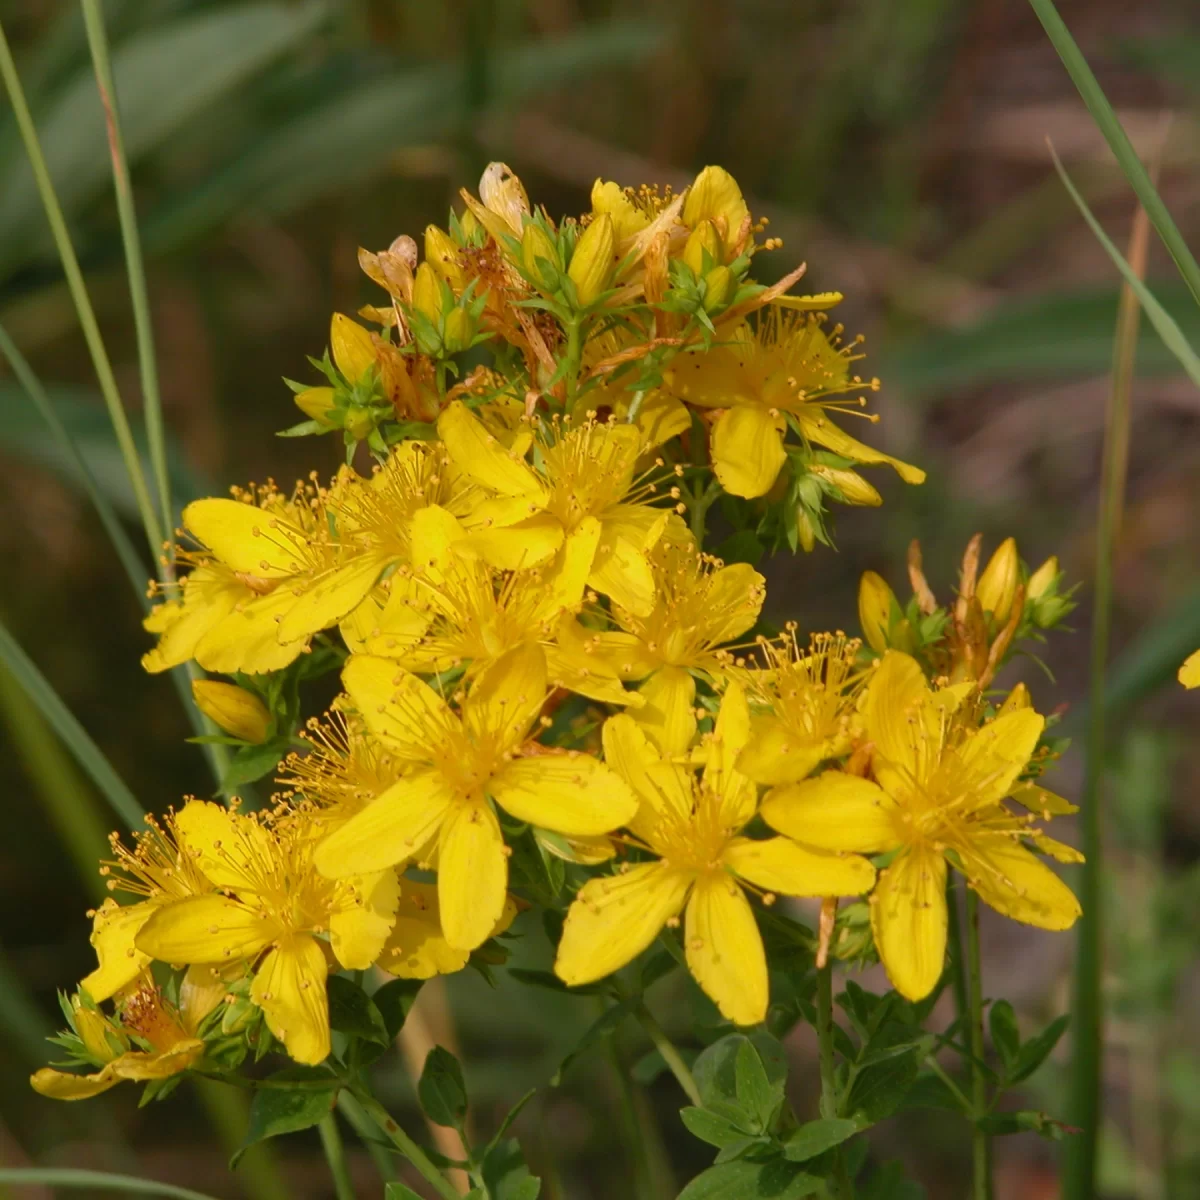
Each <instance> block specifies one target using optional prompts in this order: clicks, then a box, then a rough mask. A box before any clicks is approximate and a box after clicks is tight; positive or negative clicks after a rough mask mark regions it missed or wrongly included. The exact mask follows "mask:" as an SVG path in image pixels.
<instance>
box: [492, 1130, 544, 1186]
mask: <svg viewBox="0 0 1200 1200" xmlns="http://www.w3.org/2000/svg"><path fill="white" fill-rule="evenodd" d="M482 1173H483V1181H484V1183H485V1184H486V1185H487V1194H488V1195H489V1196H490V1197H491V1200H537V1197H538V1195H539V1194H540V1192H541V1190H542V1181H541V1180H540V1179H536V1178H535V1177H534V1176H533V1175H531V1174H530V1173H529V1168H528V1167H527V1166H526V1165H525V1158H524V1155H523V1154H522V1153H521V1147H520V1144H519V1143H518V1142H517V1140H516V1138H506V1139H505V1140H504V1141H502V1142H499V1143H497V1144H496V1145H494V1146H492V1147H491V1148H490V1149H489V1150H488V1152H487V1153H486V1154H485V1155H484V1157H483V1166H482Z"/></svg>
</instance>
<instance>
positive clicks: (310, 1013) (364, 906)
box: [135, 800, 399, 1063]
mask: <svg viewBox="0 0 1200 1200" xmlns="http://www.w3.org/2000/svg"><path fill="white" fill-rule="evenodd" d="M176 824H177V826H178V829H179V833H180V836H181V839H182V841H183V844H184V846H185V848H186V851H187V853H188V854H190V855H192V856H194V858H195V860H196V862H197V864H198V865H199V867H200V869H201V870H202V871H203V872H204V874H205V876H206V877H207V878H208V879H210V880H212V882H213V883H214V884H215V885H216V886H217V887H219V888H221V889H222V893H223V894H217V893H214V894H212V895H208V896H197V897H193V898H191V899H186V900H178V901H176V902H174V903H172V904H167V905H164V906H163V907H161V908H159V909H158V910H157V911H156V912H155V913H154V914H153V915H152V916H151V918H150V920H149V921H147V922H146V924H145V925H144V926H143V927H142V929H141V932H140V933H139V934H138V936H137V938H136V943H135V944H136V946H137V948H138V949H139V950H140V951H142V953H144V954H149V955H150V956H151V957H152V958H156V959H158V960H159V961H160V962H166V963H188V964H199V965H209V966H213V965H218V964H222V963H229V962H236V961H238V960H245V961H247V962H251V963H255V964H256V968H255V973H254V981H253V983H252V984H251V986H250V998H251V1000H252V1001H253V1002H254V1003H255V1004H256V1005H257V1006H258V1007H259V1008H260V1009H261V1010H262V1012H263V1016H264V1017H265V1018H266V1021H267V1027H268V1028H269V1029H270V1030H271V1032H272V1033H273V1034H274V1035H275V1036H276V1037H277V1038H278V1039H279V1040H280V1041H281V1042H283V1044H284V1045H285V1046H286V1047H287V1052H288V1054H289V1055H291V1057H292V1058H294V1059H295V1060H296V1061H297V1062H301V1063H319V1062H322V1061H323V1060H324V1059H325V1058H326V1057H327V1056H328V1054H329V1045H330V1042H329V1002H328V999H327V997H326V992H325V978H326V975H327V974H328V971H329V964H328V961H327V959H326V956H325V950H324V949H323V943H322V942H321V941H318V939H317V936H316V935H318V934H325V933H328V935H329V944H330V947H331V948H332V952H333V955H334V956H335V957H336V959H337V961H338V962H340V963H341V965H342V966H343V967H347V968H351V969H362V968H365V967H369V966H370V965H371V964H372V963H373V962H374V961H375V959H376V958H377V957H378V956H379V952H380V950H381V949H382V947H383V944H384V942H385V941H386V939H387V936H388V933H389V932H390V931H391V928H392V923H393V920H394V919H395V913H396V904H397V900H398V896H399V883H398V880H397V879H396V874H395V872H394V871H391V870H375V871H369V872H355V873H354V874H353V877H352V878H346V879H342V880H339V881H338V882H337V883H334V882H332V881H330V880H329V879H327V878H325V877H324V876H323V875H321V874H319V873H318V872H317V871H316V870H315V868H314V867H313V862H312V858H313V848H314V839H313V837H312V836H311V833H310V832H309V831H308V830H307V829H306V828H305V824H304V823H303V822H302V821H301V822H297V821H290V822H284V823H278V822H277V823H275V824H274V825H268V824H266V823H265V822H262V821H260V820H257V819H256V818H254V817H252V816H248V815H242V814H240V813H235V812H230V811H229V810H228V809H225V808H222V807H220V806H219V805H216V804H210V803H207V802H205V801H200V800H193V801H191V802H190V803H189V804H187V805H186V806H185V807H184V808H183V809H182V810H181V811H180V812H179V814H178V816H177V817H176ZM348 874H349V873H348Z"/></svg>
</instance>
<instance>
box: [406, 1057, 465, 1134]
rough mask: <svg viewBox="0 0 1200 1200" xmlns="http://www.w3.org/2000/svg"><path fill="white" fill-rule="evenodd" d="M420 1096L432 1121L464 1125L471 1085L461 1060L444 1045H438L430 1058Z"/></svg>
mask: <svg viewBox="0 0 1200 1200" xmlns="http://www.w3.org/2000/svg"><path fill="white" fill-rule="evenodd" d="M417 1095H418V1097H419V1098H420V1101H421V1108H422V1109H423V1110H424V1112H425V1115H426V1116H427V1117H428V1118H429V1119H430V1120H431V1121H433V1122H435V1123H436V1124H438V1125H449V1126H450V1127H451V1128H453V1129H461V1128H462V1123H463V1120H464V1119H465V1118H466V1115H467V1085H466V1082H465V1080H464V1079H463V1073H462V1067H461V1066H460V1065H459V1062H458V1059H457V1058H455V1057H454V1055H453V1054H451V1053H450V1051H449V1050H447V1049H446V1048H445V1047H444V1046H434V1048H433V1049H432V1050H430V1052H429V1054H428V1056H427V1057H426V1059H425V1069H424V1070H423V1071H422V1072H421V1081H420V1083H418V1084H417Z"/></svg>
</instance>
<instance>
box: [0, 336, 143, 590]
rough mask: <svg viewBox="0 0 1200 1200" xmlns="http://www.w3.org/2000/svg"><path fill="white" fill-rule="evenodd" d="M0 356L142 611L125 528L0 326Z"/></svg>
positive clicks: (138, 572) (136, 563) (139, 568)
mask: <svg viewBox="0 0 1200 1200" xmlns="http://www.w3.org/2000/svg"><path fill="white" fill-rule="evenodd" d="M0 354H2V355H3V356H4V357H5V358H6V359H7V360H8V365H9V366H10V367H11V368H12V371H13V374H14V375H15V376H16V377H17V382H18V383H20V385H21V386H22V387H23V388H24V389H25V394H26V395H27V396H28V397H29V399H30V400H32V401H33V405H34V407H35V408H36V409H37V410H38V412H39V413H40V414H41V417H42V419H43V420H44V421H45V422H46V424H47V425H48V426H49V428H50V433H51V434H52V436H53V438H54V441H55V443H56V444H57V446H58V447H59V449H60V450H61V451H62V453H63V454H64V455H65V456H66V457H67V459H68V460H69V461H70V463H71V464H72V465H73V467H74V469H75V472H76V474H77V476H78V479H79V482H80V484H81V485H82V486H83V490H84V491H85V492H86V493H87V497H88V499H89V500H90V501H91V502H92V507H93V508H94V509H95V510H96V515H97V516H98V517H99V518H100V523H101V525H103V526H104V531H105V533H107V534H108V538H109V541H111V542H112V545H113V549H114V550H115V551H116V553H117V557H118V558H119V559H120V560H121V566H122V567H124V568H125V574H126V575H127V576H128V578H129V584H130V586H131V587H132V588H133V591H134V594H135V595H136V596H137V598H138V603H139V604H141V606H142V608H143V609H147V608H149V607H150V602H149V600H148V598H147V596H146V580H147V578H148V577H149V574H148V572H147V569H146V567H145V566H144V564H143V563H142V561H141V559H139V558H138V554H137V551H136V550H135V549H134V548H133V543H132V542H131V541H130V540H129V535H128V534H127V533H126V532H125V527H124V526H123V525H122V524H121V520H120V518H119V517H118V516H117V514H116V511H115V510H114V509H113V506H112V505H111V504H110V503H109V501H108V498H107V497H106V496H105V495H104V493H103V492H102V491H101V490H100V486H99V484H98V483H97V482H96V476H95V475H94V474H93V473H92V469H91V467H89V466H88V462H87V459H86V458H84V456H83V452H82V451H81V450H80V448H79V445H78V443H77V442H76V441H75V439H74V438H73V437H72V436H71V434H70V433H69V432H68V430H67V427H66V426H65V425H64V424H63V422H62V418H61V417H59V415H58V412H57V411H56V410H55V408H54V405H53V404H52V403H51V401H50V396H49V395H48V394H47V392H46V389H45V388H44V387H43V386H42V382H41V380H40V379H38V377H37V375H35V374H34V372H33V369H32V368H31V367H30V365H29V363H28V361H26V358H25V356H24V355H23V354H22V353H21V351H20V350H18V349H17V345H16V343H15V342H14V341H13V340H12V338H11V337H9V335H8V331H7V330H6V329H5V328H4V327H3V326H2V325H0Z"/></svg>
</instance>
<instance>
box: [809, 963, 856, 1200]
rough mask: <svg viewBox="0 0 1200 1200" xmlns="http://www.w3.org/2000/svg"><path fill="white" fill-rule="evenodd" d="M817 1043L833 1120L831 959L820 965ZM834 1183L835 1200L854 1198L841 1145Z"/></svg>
mask: <svg viewBox="0 0 1200 1200" xmlns="http://www.w3.org/2000/svg"><path fill="white" fill-rule="evenodd" d="M817 1044H818V1046H819V1047H820V1055H821V1116H822V1117H823V1118H824V1119H825V1120H830V1119H832V1118H833V1117H836V1116H838V1115H839V1112H838V1110H839V1109H840V1107H841V1104H840V1101H839V1097H838V1086H837V1075H836V1072H835V1069H834V1061H833V964H832V963H830V962H828V961H826V963H825V965H824V966H823V967H818V968H817ZM831 1183H832V1187H831V1193H832V1196H833V1200H852V1197H853V1196H854V1182H853V1180H852V1179H851V1178H850V1172H849V1170H848V1169H847V1167H846V1155H845V1150H844V1148H843V1147H842V1146H840V1145H839V1146H838V1147H837V1149H836V1150H835V1151H834V1156H833V1179H832V1180H831Z"/></svg>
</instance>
